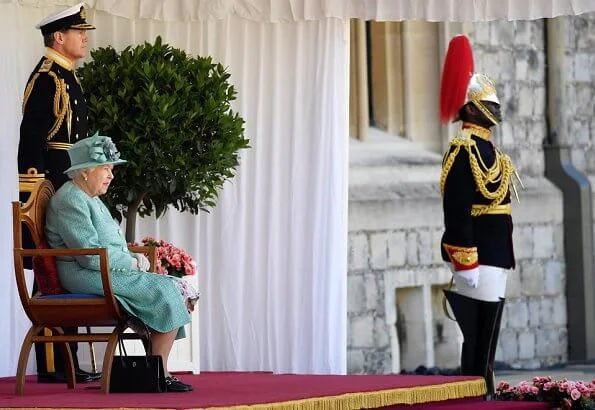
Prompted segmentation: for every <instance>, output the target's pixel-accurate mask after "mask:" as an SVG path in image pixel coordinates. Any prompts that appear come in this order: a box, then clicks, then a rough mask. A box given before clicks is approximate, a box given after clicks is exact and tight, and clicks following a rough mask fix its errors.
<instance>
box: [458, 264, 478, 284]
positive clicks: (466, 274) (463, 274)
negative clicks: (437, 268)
mask: <svg viewBox="0 0 595 410" xmlns="http://www.w3.org/2000/svg"><path fill="white" fill-rule="evenodd" d="M454 274H455V275H456V276H458V278H459V279H460V280H461V281H462V282H463V283H465V284H466V285H467V286H469V287H472V288H476V287H477V286H479V268H473V269H469V270H458V271H456V272H454Z"/></svg>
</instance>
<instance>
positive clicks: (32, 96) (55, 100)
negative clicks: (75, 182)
mask: <svg viewBox="0 0 595 410" xmlns="http://www.w3.org/2000/svg"><path fill="white" fill-rule="evenodd" d="M87 128H88V126H87V105H86V103H85V100H84V97H83V90H82V88H81V85H80V83H79V82H78V79H77V78H76V76H75V73H74V65H73V64H72V62H71V61H70V60H68V59H66V58H65V57H63V56H62V55H61V54H59V53H57V52H56V51H55V50H53V49H50V48H48V49H46V53H45V56H44V57H42V58H41V60H40V61H39V63H38V64H37V66H35V69H34V70H33V72H32V73H31V76H30V77H29V80H28V82H27V87H26V88H25V94H24V97H23V120H22V122H21V136H20V140H19V151H18V167H19V186H20V189H19V190H20V191H21V192H24V195H23V194H21V200H26V198H27V197H28V195H29V194H28V193H27V192H26V191H27V188H30V187H31V186H32V184H35V182H36V181H37V180H38V179H39V178H44V177H45V178H47V179H49V180H50V181H51V182H52V184H53V185H54V188H55V189H56V190H57V189H58V188H60V186H62V184H63V183H64V182H66V180H67V179H68V177H67V176H66V175H64V173H63V172H64V171H65V170H66V169H67V168H68V167H69V166H70V159H69V157H68V152H67V150H68V148H69V147H70V146H71V145H72V144H73V143H75V142H76V141H78V140H79V139H82V138H85V137H87V135H88V129H87Z"/></svg>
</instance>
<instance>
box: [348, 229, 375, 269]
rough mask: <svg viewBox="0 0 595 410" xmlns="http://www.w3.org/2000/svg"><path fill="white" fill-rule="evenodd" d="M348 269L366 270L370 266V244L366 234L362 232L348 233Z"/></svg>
mask: <svg viewBox="0 0 595 410" xmlns="http://www.w3.org/2000/svg"><path fill="white" fill-rule="evenodd" d="M348 260H349V270H350V271H353V270H366V269H369V268H370V265H369V260H370V246H369V244H368V236H367V235H366V234H364V233H352V234H349V259H348Z"/></svg>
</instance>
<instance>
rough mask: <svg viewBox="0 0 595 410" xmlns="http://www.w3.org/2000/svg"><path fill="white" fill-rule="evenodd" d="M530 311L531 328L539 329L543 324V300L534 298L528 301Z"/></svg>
mask: <svg viewBox="0 0 595 410" xmlns="http://www.w3.org/2000/svg"><path fill="white" fill-rule="evenodd" d="M527 309H528V310H529V328H537V327H540V326H541V325H542V323H541V299H536V298H532V299H529V300H527Z"/></svg>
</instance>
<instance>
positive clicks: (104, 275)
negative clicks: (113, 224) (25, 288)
mask: <svg viewBox="0 0 595 410" xmlns="http://www.w3.org/2000/svg"><path fill="white" fill-rule="evenodd" d="M14 255H15V269H19V270H21V271H22V269H23V264H22V258H23V257H24V256H80V255H98V256H99V270H100V272H101V284H102V286H103V296H104V298H105V299H106V301H107V303H108V305H110V309H111V311H112V314H113V315H114V317H116V318H119V319H120V320H123V318H124V315H123V313H122V312H121V311H120V308H119V307H118V304H117V303H116V298H115V296H114V291H113V289H112V281H111V276H110V274H109V272H110V269H109V259H108V257H107V248H62V249H57V248H56V249H18V248H17V249H14ZM17 258H18V259H20V260H19V262H20V263H19V264H18V265H17V264H16V261H17ZM20 291H21V289H19V292H20Z"/></svg>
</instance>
